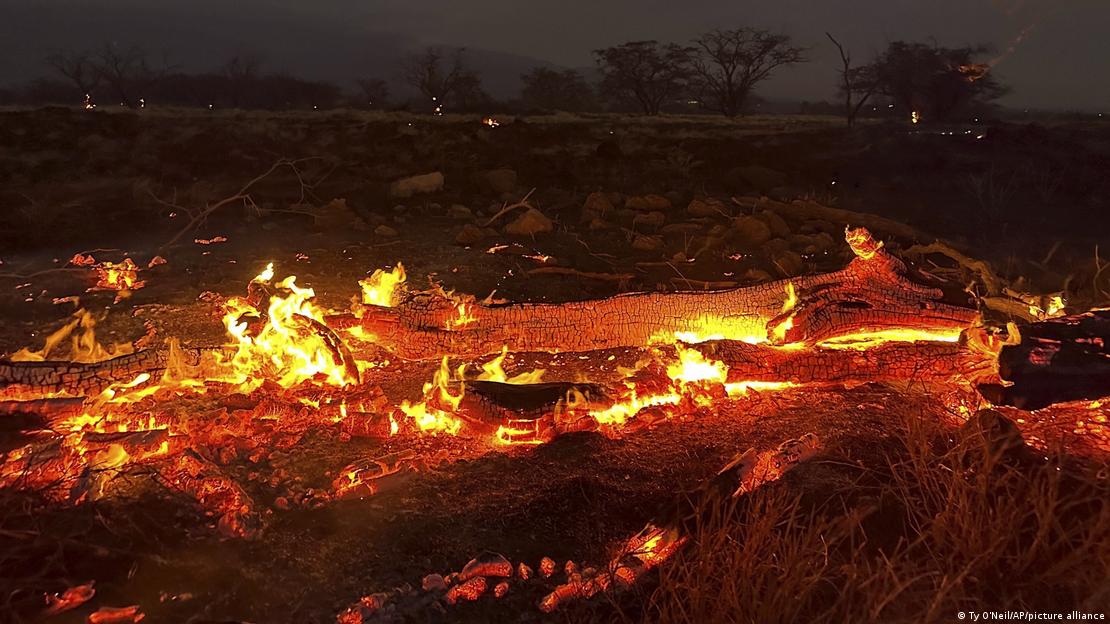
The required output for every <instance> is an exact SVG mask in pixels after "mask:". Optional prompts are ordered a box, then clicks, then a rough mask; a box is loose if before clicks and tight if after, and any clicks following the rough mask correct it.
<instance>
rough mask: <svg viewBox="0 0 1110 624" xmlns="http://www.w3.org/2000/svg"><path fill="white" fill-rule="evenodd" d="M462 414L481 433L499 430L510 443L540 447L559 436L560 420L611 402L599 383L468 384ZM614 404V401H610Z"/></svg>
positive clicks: (468, 382)
mask: <svg viewBox="0 0 1110 624" xmlns="http://www.w3.org/2000/svg"><path fill="white" fill-rule="evenodd" d="M465 389H466V392H465V394H464V395H463V398H462V400H461V401H460V402H459V406H458V414H459V416H461V417H462V418H463V419H464V420H466V421H467V422H468V423H470V424H471V425H474V426H475V427H476V429H477V430H479V431H490V432H492V431H495V430H496V432H497V439H498V440H500V441H501V442H502V443H506V444H537V443H540V442H546V441H547V440H550V439H551V438H553V437H555V435H556V433H557V431H556V430H555V428H556V420H558V419H560V417H561V416H564V415H566V414H568V413H570V412H573V411H580V412H583V414H584V412H585V410H586V409H587V408H589V407H590V406H599V407H600V406H602V405H604V404H606V402H607V401H608V399H607V395H608V394H609V393H608V391H607V390H605V389H604V388H603V387H601V386H600V385H598V384H588V383H571V382H548V383H533V384H510V383H502V382H496V381H480V380H478V381H467V382H465ZM609 402H610V403H611V401H609Z"/></svg>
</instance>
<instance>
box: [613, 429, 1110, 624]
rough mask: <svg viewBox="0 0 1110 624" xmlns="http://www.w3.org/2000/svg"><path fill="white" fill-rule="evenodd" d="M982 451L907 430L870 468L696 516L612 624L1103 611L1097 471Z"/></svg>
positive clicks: (1109, 488) (1104, 519) (972, 439)
mask: <svg viewBox="0 0 1110 624" xmlns="http://www.w3.org/2000/svg"><path fill="white" fill-rule="evenodd" d="M989 439H990V437H989V436H984V435H983V434H981V433H978V432H976V433H973V434H968V435H966V436H965V437H963V438H962V439H956V440H949V439H946V438H944V437H943V435H942V433H941V432H940V431H939V430H937V429H932V428H926V427H922V426H920V425H915V426H907V428H906V430H905V432H904V435H903V436H900V438H899V439H898V440H897V443H896V444H895V445H894V446H893V447H892V450H891V451H890V452H888V453H886V454H884V455H883V456H882V459H881V460H880V461H873V462H862V465H860V466H856V465H852V466H851V467H848V465H847V464H845V463H841V462H835V461H832V460H827V461H826V462H818V463H817V464H815V465H812V466H809V467H807V468H803V469H799V470H798V472H797V474H796V475H794V476H793V478H788V479H786V480H785V481H784V482H780V483H778V484H776V485H774V486H771V487H768V488H764V489H763V490H762V491H760V492H758V493H756V494H755V495H754V496H752V497H749V500H746V501H741V502H740V503H735V504H729V505H725V506H718V507H717V508H715V509H705V510H702V513H701V514H700V516H699V519H698V520H697V521H696V523H695V526H694V528H693V535H694V537H695V539H694V540H693V544H692V546H691V547H690V548H688V549H687V550H686V551H685V552H684V553H683V554H682V555H681V556H680V557H679V558H678V560H677V561H675V562H674V564H673V565H669V566H665V567H664V569H663V570H662V571H661V573H660V577H659V582H658V585H657V586H656V587H655V588H654V589H653V590H651V591H650V592H649V594H648V595H646V596H642V597H641V598H642V599H643V600H644V602H643V604H642V606H638V607H637V608H636V609H635V615H629V610H628V609H625V610H624V613H623V614H622V615H623V618H624V619H625V620H626V621H636V620H642V621H649V622H662V623H667V622H760V623H766V622H798V621H805V622H879V621H881V622H951V621H955V617H956V614H957V613H958V612H959V611H973V610H974V611H983V610H1007V609H1008V610H1024V609H1028V610H1032V611H1048V612H1063V613H1066V612H1068V611H1070V610H1072V609H1079V610H1087V611H1092V610H1095V611H1104V610H1106V609H1107V607H1108V606H1110V582H1108V580H1107V579H1110V482H1108V481H1110V479H1108V478H1107V466H1105V465H1104V466H1090V465H1086V466H1080V465H1075V464H1073V463H1071V462H1068V461H1067V460H1066V459H1065V458H1064V457H1063V456H1061V455H1050V456H1049V457H1048V458H1045V457H1044V456H1043V455H1040V454H1037V456H1036V457H1033V456H1032V455H1033V454H1032V453H1028V452H1022V451H1018V452H1016V453H1015V452H1014V451H1013V450H1012V449H1011V450H1009V451H1007V450H1006V449H1004V448H1001V447H1000V446H999V445H997V444H992V443H991V442H989ZM1019 455H1020V456H1021V457H1018V456H1019ZM868 463H871V464H873V465H872V466H870V467H867V464H868ZM861 470H862V472H861ZM848 475H854V476H848ZM806 482H809V485H808V486H807V485H806ZM815 482H816V485H814V483H815ZM831 484H838V485H831ZM799 485H802V492H803V493H802V494H798V490H799V488H798V486H799Z"/></svg>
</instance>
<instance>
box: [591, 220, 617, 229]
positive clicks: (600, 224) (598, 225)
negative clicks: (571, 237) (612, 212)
mask: <svg viewBox="0 0 1110 624" xmlns="http://www.w3.org/2000/svg"><path fill="white" fill-rule="evenodd" d="M589 227H590V229H591V230H595V231H596V230H607V229H609V228H611V227H613V224H612V223H609V222H608V221H606V220H604V219H594V220H593V221H590V225H589Z"/></svg>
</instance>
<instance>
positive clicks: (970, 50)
mask: <svg viewBox="0 0 1110 624" xmlns="http://www.w3.org/2000/svg"><path fill="white" fill-rule="evenodd" d="M988 51H989V48H988V47H987V46H984V45H974V46H964V47H960V48H943V47H940V46H937V45H936V44H935V43H932V44H925V43H914V42H905V41H895V42H892V43H891V44H890V45H889V46H887V49H886V51H884V52H883V53H882V54H880V55H879V56H878V57H877V58H876V59H875V60H874V61H873V62H871V63H870V64H869V65H868V66H867V69H866V71H867V72H869V73H870V75H871V76H873V79H874V81H875V85H876V86H875V92H876V93H878V94H880V95H882V96H884V97H887V98H890V100H891V101H893V102H894V103H895V104H896V105H897V106H899V107H900V108H901V109H902V110H903V111H906V114H907V115H909V114H910V112H911V111H912V112H914V113H917V116H916V117H915V118H916V119H925V120H930V121H947V120H949V119H951V118H953V116H955V115H957V114H959V113H961V112H967V111H968V110H970V109H972V108H975V107H984V106H989V104H990V102H992V101H993V100H995V99H997V98H999V97H1001V96H1002V95H1003V94H1005V93H1006V87H1005V86H1003V85H1002V84H1001V83H1000V82H998V80H997V79H996V78H995V76H994V73H993V72H991V71H990V65H989V64H987V63H980V62H977V61H976V57H978V56H981V55H983V54H985V53H987V52H988Z"/></svg>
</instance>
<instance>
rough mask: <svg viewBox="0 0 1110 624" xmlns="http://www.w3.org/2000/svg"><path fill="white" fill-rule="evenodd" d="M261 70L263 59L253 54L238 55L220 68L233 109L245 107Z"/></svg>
mask: <svg viewBox="0 0 1110 624" xmlns="http://www.w3.org/2000/svg"><path fill="white" fill-rule="evenodd" d="M261 68H262V59H261V57H259V56H256V55H253V54H236V55H235V56H233V57H231V59H229V60H228V61H227V62H226V63H224V65H223V67H221V68H220V74H222V75H223V77H224V79H225V80H226V81H227V90H228V99H229V100H230V103H231V106H232V107H233V108H239V107H240V106H242V105H243V103H244V99H245V97H246V95H247V92H248V91H249V90H250V88H251V86H252V85H254V84H255V83H257V81H258V78H259V74H260V70H261Z"/></svg>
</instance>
